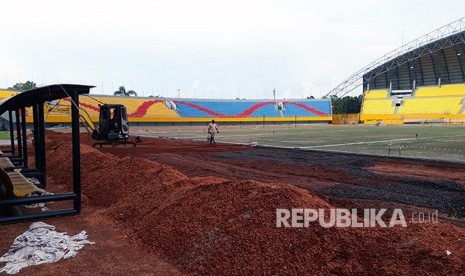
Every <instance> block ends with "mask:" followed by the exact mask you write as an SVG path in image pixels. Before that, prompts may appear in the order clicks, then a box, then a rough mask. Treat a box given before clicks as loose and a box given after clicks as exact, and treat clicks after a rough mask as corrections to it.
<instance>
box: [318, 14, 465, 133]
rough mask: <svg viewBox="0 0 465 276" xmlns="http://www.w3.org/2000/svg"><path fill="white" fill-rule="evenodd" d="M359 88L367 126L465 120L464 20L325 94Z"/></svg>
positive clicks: (389, 56) (391, 55) (383, 59)
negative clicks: (361, 88)
mask: <svg viewBox="0 0 465 276" xmlns="http://www.w3.org/2000/svg"><path fill="white" fill-rule="evenodd" d="M360 86H362V87H363V94H364V99H363V103H362V109H361V114H360V120H361V121H364V123H365V124H375V123H385V124H404V123H465V18H462V19H460V20H457V21H455V22H452V23H450V24H448V25H445V26H443V27H441V28H439V29H437V30H434V31H432V32H430V33H428V34H426V35H425V36H422V37H420V38H418V39H416V40H414V41H412V42H410V43H407V44H405V45H402V46H401V47H399V48H398V49H396V50H394V51H392V52H390V53H388V54H386V55H384V56H383V57H381V58H380V59H378V60H376V61H374V62H372V63H371V64H369V65H368V66H366V67H365V68H363V69H361V70H359V71H358V72H356V73H354V74H353V75H352V76H350V77H349V78H348V79H347V80H345V81H344V82H342V83H341V84H340V85H339V86H337V87H336V88H334V89H333V90H332V91H330V92H329V93H328V94H327V95H326V96H331V95H337V96H341V95H342V96H345V95H347V94H348V93H350V92H351V91H352V90H354V89H355V88H357V87H360Z"/></svg>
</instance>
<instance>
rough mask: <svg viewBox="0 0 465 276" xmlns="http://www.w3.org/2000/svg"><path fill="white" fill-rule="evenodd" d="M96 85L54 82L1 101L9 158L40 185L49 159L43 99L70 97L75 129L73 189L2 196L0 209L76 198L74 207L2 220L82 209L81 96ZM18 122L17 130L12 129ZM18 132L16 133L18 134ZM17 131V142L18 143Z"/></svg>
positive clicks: (73, 137) (60, 213)
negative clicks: (29, 127) (29, 125)
mask: <svg viewBox="0 0 465 276" xmlns="http://www.w3.org/2000/svg"><path fill="white" fill-rule="evenodd" d="M93 87H94V86H89V85H75V84H54V85H48V86H43V87H39V88H36V89H32V90H29V91H25V92H22V93H19V94H17V95H15V96H13V97H11V98H8V99H6V100H4V101H0V114H8V116H9V121H10V135H11V149H10V150H7V151H6V152H8V153H10V155H8V158H9V159H10V160H11V161H12V162H14V163H15V164H16V165H17V167H19V168H20V169H21V173H22V174H23V175H24V176H26V177H36V178H37V179H38V180H39V181H40V183H41V188H45V187H46V185H47V183H46V158H45V119H44V102H46V101H53V100H58V99H62V98H67V97H69V98H71V100H72V103H73V104H72V109H71V119H72V121H71V129H72V162H73V172H72V177H73V179H72V181H73V191H72V192H71V193H65V194H55V195H45V196H36V197H26V198H8V199H6V198H0V209H3V210H6V209H7V208H8V207H14V206H17V205H23V204H32V203H38V202H50V201H62V200H73V208H70V209H64V210H53V211H46V212H39V213H34V214H29V213H28V214H15V215H11V216H4V215H2V216H0V223H9V222H16V221H22V220H30V219H36V218H43V217H50V216H59V215H68V214H77V213H79V212H80V211H81V168H80V141H79V132H80V131H79V125H80V123H79V95H85V94H89V90H90V89H91V88H93ZM26 107H32V113H33V133H34V142H35V143H34V151H35V163H36V165H35V168H29V167H28V161H27V150H28V147H27V133H26ZM14 120H15V121H16V130H14V129H13V126H14V125H15V124H14V123H13V121H14ZM15 132H16V133H15ZM15 134H16V141H17V143H16V144H17V145H15V139H14V137H15Z"/></svg>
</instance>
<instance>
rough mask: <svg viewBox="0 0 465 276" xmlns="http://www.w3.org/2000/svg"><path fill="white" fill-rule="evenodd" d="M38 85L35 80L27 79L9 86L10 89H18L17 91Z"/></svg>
mask: <svg viewBox="0 0 465 276" xmlns="http://www.w3.org/2000/svg"><path fill="white" fill-rule="evenodd" d="M36 87H37V85H36V83H35V82H33V81H26V82H18V83H16V84H15V85H13V87H9V88H8V89H12V90H16V91H21V92H23V91H27V90H31V89H34V88H36Z"/></svg>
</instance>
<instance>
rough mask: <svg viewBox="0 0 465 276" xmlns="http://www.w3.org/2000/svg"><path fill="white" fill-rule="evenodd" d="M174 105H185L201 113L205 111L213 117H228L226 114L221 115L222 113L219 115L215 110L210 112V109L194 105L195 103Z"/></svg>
mask: <svg viewBox="0 0 465 276" xmlns="http://www.w3.org/2000/svg"><path fill="white" fill-rule="evenodd" d="M174 103H180V104H183V105H187V106H189V107H192V108H195V109H197V110H200V111H203V112H205V113H207V114H209V115H212V116H217V117H226V115H224V114H221V113H218V112H215V111H213V110H210V109H208V108H205V107H203V106H200V105H197V104H193V103H190V102H184V101H175V102H174Z"/></svg>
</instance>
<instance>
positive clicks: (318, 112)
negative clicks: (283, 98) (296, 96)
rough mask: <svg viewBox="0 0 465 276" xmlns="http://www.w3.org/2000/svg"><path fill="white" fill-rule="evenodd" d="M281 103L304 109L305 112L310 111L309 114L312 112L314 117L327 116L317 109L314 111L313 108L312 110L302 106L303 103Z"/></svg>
mask: <svg viewBox="0 0 465 276" xmlns="http://www.w3.org/2000/svg"><path fill="white" fill-rule="evenodd" d="M283 103H284V104H291V105H295V106H298V107H300V108H303V109H305V110H307V111H310V112H312V113H313V114H316V115H320V116H328V114H326V113H324V112H322V111H319V110H318V109H315V108H313V107H311V106H308V105H306V104H303V103H296V102H283Z"/></svg>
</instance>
